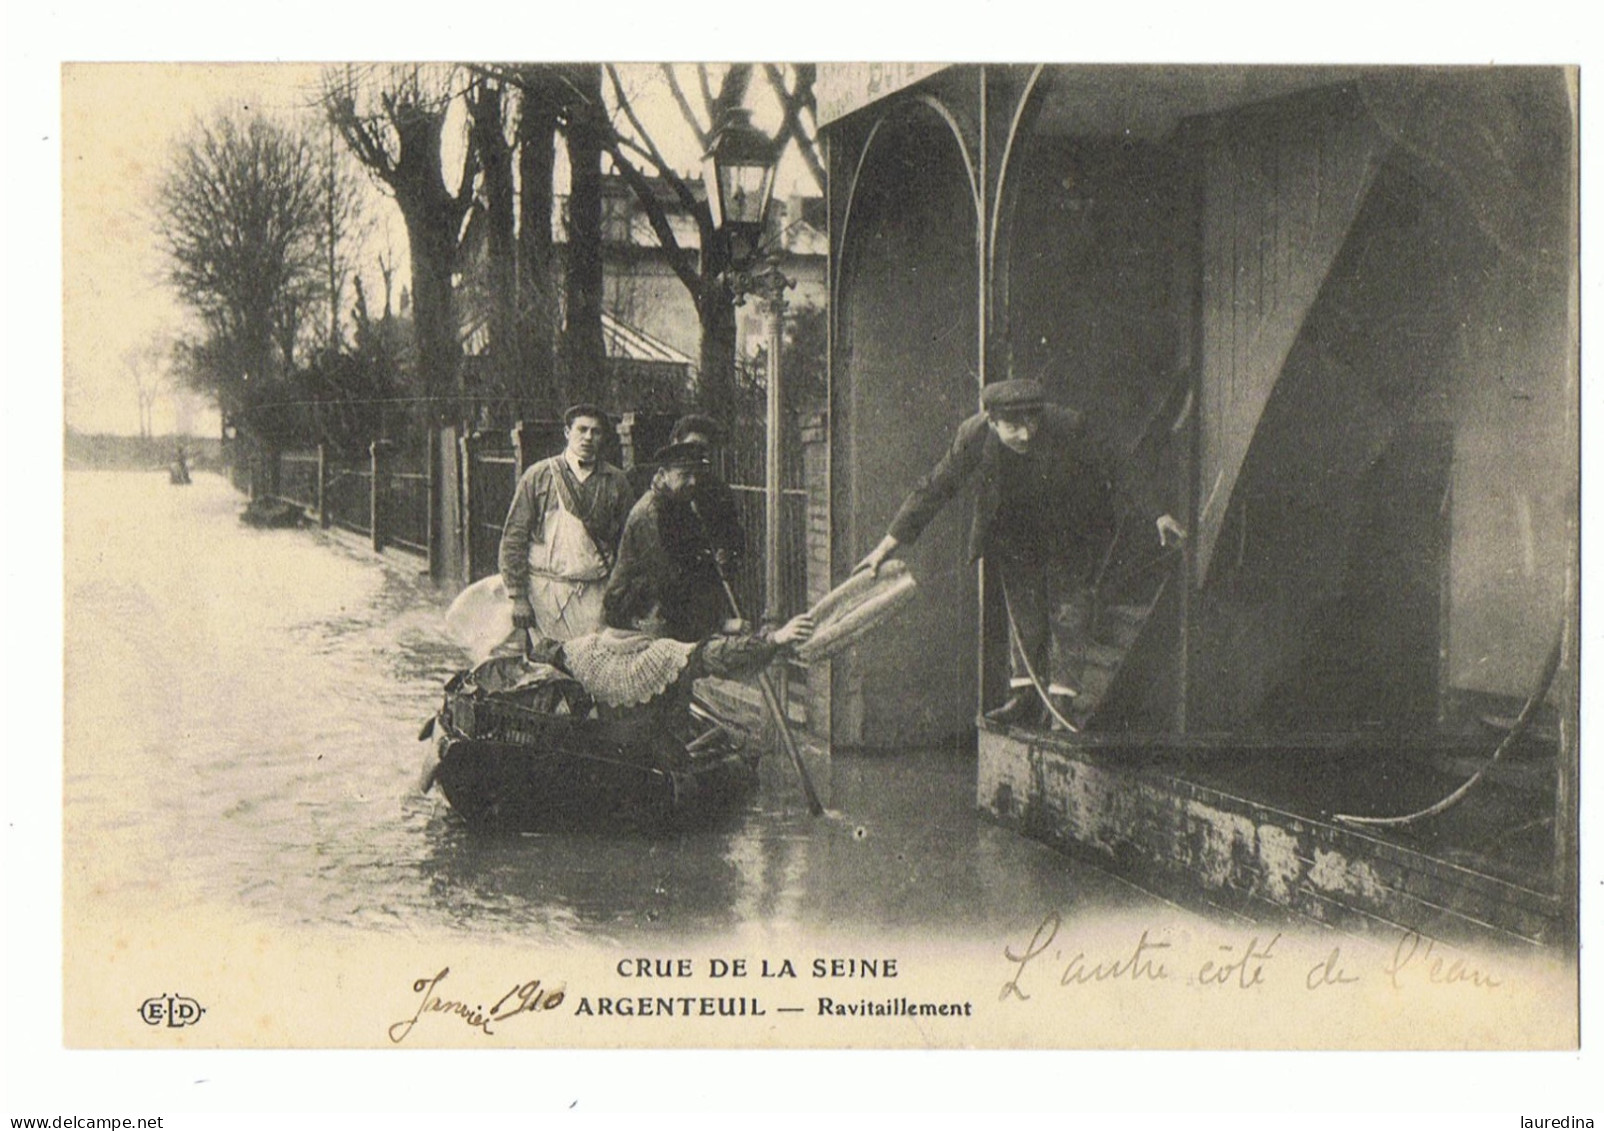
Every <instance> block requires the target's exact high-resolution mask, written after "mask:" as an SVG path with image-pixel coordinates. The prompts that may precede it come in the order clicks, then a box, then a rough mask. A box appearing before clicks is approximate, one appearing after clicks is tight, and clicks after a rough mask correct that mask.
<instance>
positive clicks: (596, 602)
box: [529, 491, 607, 640]
mask: <svg viewBox="0 0 1604 1131" xmlns="http://www.w3.org/2000/svg"><path fill="white" fill-rule="evenodd" d="M606 588H607V562H606V561H605V560H604V559H603V558H602V556H601V552H600V551H599V550H597V549H596V543H595V542H593V541H591V538H590V532H589V531H588V530H586V529H585V524H584V523H583V522H580V521H579V519H577V518H575V517H574V516H573V515H571V514H569V513H568V511H567V510H566V509H565V508H564V507H563V502H562V493H561V492H560V491H553V492H552V499H551V505H550V506H549V507H547V508H546V525H545V529H544V530H542V531H541V537H540V541H538V542H532V543H531V544H530V546H529V603H530V604H531V605H533V606H534V609H535V623H536V625H537V627H538V630H539V632H540V634H541V635H542V636H545V637H549V638H550V639H552V640H572V639H573V638H574V637H576V636H584V635H585V634H586V633H591V632H596V631H598V630H599V629H600V628H601V626H602V593H603V591H604V590H605V589H606Z"/></svg>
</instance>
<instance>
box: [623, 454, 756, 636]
mask: <svg viewBox="0 0 1604 1131" xmlns="http://www.w3.org/2000/svg"><path fill="white" fill-rule="evenodd" d="M655 462H656V464H657V470H656V471H655V472H654V473H653V475H652V483H651V487H650V488H649V489H648V490H647V492H646V494H644V495H642V496H641V497H640V499H639V501H637V502H636V503H635V506H634V507H633V508H632V509H631V510H630V512H629V518H628V519H626V520H625V522H624V533H623V535H622V536H621V537H620V538H619V540H618V560H617V562H616V563H615V564H614V566H613V573H612V576H611V577H610V578H608V581H607V587H608V589H614V588H619V587H622V586H625V585H629V584H632V583H633V582H634V580H635V579H636V578H637V577H640V576H643V575H644V576H645V577H647V578H648V579H650V581H651V584H652V587H653V589H654V590H655V592H656V594H657V598H658V600H659V602H660V603H661V607H662V616H663V624H664V628H663V635H665V636H669V637H672V638H673V639H675V640H680V641H684V642H685V643H687V644H694V643H696V642H697V641H699V640H702V639H704V638H705V637H708V636H712V635H713V634H715V633H718V632H738V631H740V629H741V627H742V626H741V624H740V622H739V621H731V620H730V619H729V617H730V608H729V605H728V603H727V598H726V597H725V594H724V582H723V580H722V578H721V577H720V570H721V569H722V568H723V560H721V558H720V550H721V549H723V547H720V546H718V545H717V544H716V543H715V541H714V536H713V528H712V527H711V526H710V525H709V524H708V522H707V521H706V517H707V516H706V513H705V512H704V511H703V509H702V506H701V501H700V490H701V487H702V485H703V477H704V476H707V475H711V474H712V468H713V465H712V463H711V462H710V461H709V459H708V453H707V449H706V448H705V447H703V446H702V445H701V444H699V443H688V442H683V441H682V442H678V443H671V444H669V445H668V446H667V447H666V448H664V449H663V450H662V451H660V452H658V453H657V456H656V460H655ZM725 553H726V554H727V550H726V551H725ZM726 560H727V559H726Z"/></svg>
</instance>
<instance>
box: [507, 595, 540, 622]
mask: <svg viewBox="0 0 1604 1131" xmlns="http://www.w3.org/2000/svg"><path fill="white" fill-rule="evenodd" d="M512 627H514V628H534V627H535V607H534V606H533V605H531V604H530V603H529V598H528V597H514V598H513V599H512Z"/></svg>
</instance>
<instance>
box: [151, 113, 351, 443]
mask: <svg viewBox="0 0 1604 1131" xmlns="http://www.w3.org/2000/svg"><path fill="white" fill-rule="evenodd" d="M318 185H319V182H318V170H317V162H316V159H315V154H314V152H313V149H312V147H311V146H310V145H309V144H308V142H307V141H306V139H305V138H304V137H302V136H301V135H300V134H298V133H296V132H294V131H292V130H291V129H289V128H287V127H285V126H282V125H280V124H278V123H275V122H273V121H270V120H269V119H267V118H265V117H262V116H261V115H255V116H249V117H246V116H236V115H222V116H219V117H217V118H214V119H213V120H211V121H209V122H197V123H196V125H195V126H194V127H193V128H192V129H191V131H190V133H189V134H188V136H187V137H185V138H184V139H183V140H182V141H181V142H179V143H178V145H177V146H176V147H175V149H174V151H173V153H172V155H171V159H170V162H169V165H168V169H167V172H166V175H165V176H164V178H163V180H162V182H161V184H160V187H159V189H158V191H157V198H156V222H157V228H158V231H159V233H160V237H161V239H162V242H163V245H164V249H165V251H166V253H167V265H168V270H167V278H168V281H169V283H171V284H172V286H173V287H174V288H175V289H176V290H177V292H178V294H179V296H180V298H181V299H182V300H183V301H184V302H185V303H186V304H187V305H188V306H189V307H190V308H191V309H192V310H194V311H195V313H196V314H197V315H198V316H199V319H200V322H201V325H202V326H203V327H204V331H203V334H204V336H203V338H202V339H199V340H195V341H191V342H190V343H189V346H188V348H187V349H186V350H184V351H183V359H184V362H185V364H184V365H183V366H182V367H181V368H182V369H183V370H184V372H185V373H186V374H187V376H188V378H189V379H190V380H191V382H192V383H195V384H196V385H198V386H199V387H200V388H202V389H204V390H206V391H209V392H210V393H212V394H213V395H214V396H215V397H216V398H217V401H218V404H219V407H220V408H221V409H222V410H223V412H224V414H225V415H234V414H237V413H239V412H240V411H241V410H242V409H243V408H244V407H245V405H246V403H247V401H248V399H249V398H248V396H247V383H248V382H255V385H256V386H257V387H262V386H267V385H271V384H272V383H273V382H275V381H277V380H279V379H280V378H281V377H282V376H283V374H284V373H285V372H286V371H287V370H288V369H289V368H290V367H292V366H293V365H294V360H295V359H294V348H295V341H296V339H297V336H298V332H299V325H300V319H301V317H302V315H303V314H304V313H305V309H306V304H307V303H308V302H309V300H310V296H312V295H313V294H315V293H316V289H317V285H318V263H319V252H320V247H321V243H320V234H321V225H320V213H319V192H318ZM247 423H248V422H247Z"/></svg>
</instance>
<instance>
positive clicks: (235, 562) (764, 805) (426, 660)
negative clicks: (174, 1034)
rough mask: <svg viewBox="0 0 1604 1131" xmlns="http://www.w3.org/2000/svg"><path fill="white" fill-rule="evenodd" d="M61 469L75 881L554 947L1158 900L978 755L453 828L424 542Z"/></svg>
mask: <svg viewBox="0 0 1604 1131" xmlns="http://www.w3.org/2000/svg"><path fill="white" fill-rule="evenodd" d="M66 491H67V494H66V503H67V510H66V539H67V540H66V577H65V582H66V685H67V686H66V691H67V714H66V742H67V746H66V774H65V781H64V789H65V809H64V833H65V852H66V857H65V859H66V883H67V889H68V896H69V901H71V900H73V899H75V898H76V899H83V900H88V901H91V903H92V902H93V901H95V900H101V899H106V900H110V901H112V902H113V903H115V902H117V901H148V900H155V901H159V902H160V903H161V905H162V906H164V907H167V908H170V909H172V910H173V912H174V913H175V914H177V913H181V912H182V911H183V909H184V908H186V907H200V906H218V905H221V906H224V907H227V908H229V909H231V910H233V911H237V912H239V913H242V914H245V915H248V916H252V917H255V918H258V919H262V920H266V921H270V922H276V923H280V924H283V925H295V926H324V925H340V926H347V927H355V928H359V929H380V930H384V929H396V930H412V929H445V930H454V929H461V930H464V931H471V932H472V933H473V935H474V936H475V937H476V938H486V937H495V936H516V937H517V938H519V939H521V940H523V941H526V942H559V943H560V942H563V941H565V940H582V941H597V942H606V941H616V940H626V939H629V938H632V937H638V936H641V935H663V936H667V935H675V936H682V937H696V936H699V935H706V934H711V933H714V932H723V931H727V930H729V929H731V928H734V927H739V926H742V925H746V924H750V923H754V922H762V923H764V924H767V925H772V926H776V927H790V926H795V927H799V928H802V929H818V928H822V927H830V928H832V929H848V930H850V929H852V928H853V927H856V926H860V925H861V926H864V927H869V926H872V927H874V928H875V929H877V930H883V931H895V930H899V929H900V930H911V931H917V930H918V929H920V928H921V927H927V926H931V925H934V924H937V923H939V924H941V926H942V927H943V929H944V930H946V931H955V932H962V931H965V930H966V929H971V928H981V927H987V926H990V927H996V926H999V925H1004V924H1006V925H1009V926H1014V925H1018V926H1023V927H1025V928H1027V929H1028V927H1029V926H1030V925H1032V924H1034V923H1036V922H1039V921H1040V919H1041V916H1042V914H1043V913H1044V911H1047V910H1064V909H1067V908H1070V907H1077V906H1078V907H1087V906H1095V907H1098V908H1106V909H1114V908H1123V909H1128V910H1143V909H1147V908H1157V907H1158V906H1159V904H1158V901H1157V900H1154V899H1152V898H1151V897H1149V896H1147V895H1145V894H1144V893H1141V892H1138V891H1137V890H1136V889H1134V888H1131V887H1129V886H1128V885H1126V884H1124V883H1123V882H1121V881H1118V880H1115V879H1113V878H1112V877H1110V876H1108V875H1106V874H1105V873H1103V872H1101V871H1098V870H1096V869H1094V868H1091V867H1087V866H1085V865H1080V864H1075V863H1072V862H1070V861H1068V860H1066V859H1065V858H1063V857H1061V856H1059V855H1057V854H1055V853H1052V852H1050V851H1048V850H1046V849H1045V848H1042V847H1041V846H1039V845H1036V844H1033V843H1031V842H1029V841H1026V840H1023V839H1021V838H1019V837H1017V836H1016V835H1014V834H1012V833H1009V832H1006V831H1004V830H1002V829H999V828H996V827H994V826H992V825H990V824H988V823H986V822H985V821H984V820H982V819H981V818H979V817H978V816H977V815H976V813H975V810H974V803H973V794H974V759H973V756H972V755H962V754H952V753H937V752H928V751H908V752H906V753H902V754H897V755H892V756H884V755H882V756H876V757H842V756H838V757H837V758H836V759H835V761H834V764H833V766H832V767H831V772H830V773H829V774H828V775H827V776H826V777H825V778H824V780H821V781H820V782H819V783H818V784H819V787H820V789H821V791H822V792H823V794H824V799H825V801H826V804H827V805H828V806H829V807H830V810H831V814H830V815H829V816H827V817H825V818H822V819H815V818H812V817H810V816H809V815H808V814H807V811H806V809H805V807H804V806H803V803H802V800H801V796H800V791H799V790H798V788H797V783H796V781H795V779H794V778H793V777H792V771H791V769H790V767H789V765H788V764H787V763H785V761H784V759H780V758H768V759H766V760H765V762H764V772H763V784H762V788H761V790H760V791H759V794H758V796H757V797H756V798H755V799H754V801H753V803H752V806H751V808H750V809H749V810H748V811H746V812H745V813H742V814H740V815H738V816H737V817H736V818H734V819H733V820H732V821H731V822H730V823H729V824H728V825H727V826H726V827H723V828H720V829H717V830H710V831H702V832H689V833H681V834H676V835H674V836H671V837H668V838H666V839H651V838H648V837H646V836H644V835H641V834H635V833H615V834H606V833H582V834H581V833H561V834H557V833H553V834H543V835H505V834H504V835H497V836H486V835H477V834H474V833H470V831H469V830H468V829H466V828H465V827H464V826H463V825H462V823H461V821H460V820H459V819H458V818H457V817H456V816H455V815H454V814H453V813H452V812H451V811H450V809H449V807H448V806H447V805H446V804H445V803H444V801H443V800H441V799H440V798H439V796H438V794H437V793H436V794H431V795H429V796H422V795H420V794H419V793H418V792H417V781H418V777H419V771H420V768H421V767H422V765H423V762H424V755H425V752H426V751H425V744H423V743H420V742H418V740H417V732H418V728H419V726H420V724H421V723H422V722H423V721H424V720H425V719H426V718H427V717H428V716H429V715H430V714H432V712H433V711H434V709H435V707H436V705H437V703H438V700H439V696H440V688H441V684H442V682H443V681H444V679H445V678H446V677H447V676H449V675H450V674H451V672H452V671H454V670H455V669H456V668H457V667H458V666H459V665H460V664H461V662H462V657H461V656H460V654H459V653H458V652H457V650H456V649H455V648H454V647H453V646H452V645H450V644H449V643H448V642H447V641H446V640H445V639H444V638H443V636H442V635H441V631H440V622H441V614H442V613H443V611H444V608H445V605H446V603H447V600H446V595H445V594H442V593H440V592H437V591H436V590H434V589H433V588H432V587H430V585H429V584H428V582H427V579H426V578H423V577H421V576H420V571H421V569H422V563H421V561H420V560H419V559H418V558H416V557H414V556H412V555H409V554H405V553H401V552H389V553H386V554H383V555H378V554H374V553H372V552H371V551H370V550H369V549H368V548H367V547H365V546H364V545H363V544H362V543H361V541H360V540H359V539H356V538H353V537H351V536H349V535H344V534H337V533H336V534H331V533H328V532H324V531H320V530H317V529H303V530H298V531H295V530H254V529H251V528H248V527H245V526H243V525H242V524H241V523H240V522H239V520H238V513H239V511H240V509H241V507H242V506H243V499H242V498H241V497H240V496H239V495H238V494H237V493H236V492H235V491H234V490H233V489H232V488H231V487H230V486H229V485H228V484H227V483H226V482H224V481H223V480H221V479H220V478H218V477H216V476H213V475H206V474H202V475H197V476H196V478H195V482H194V485H193V486H190V487H187V488H175V487H172V486H170V485H169V484H168V483H167V480H166V476H165V474H162V473H155V474H146V473H133V472H126V473H118V472H72V473H69V474H68V476H67V484H66ZM1171 910H1173V909H1171Z"/></svg>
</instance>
